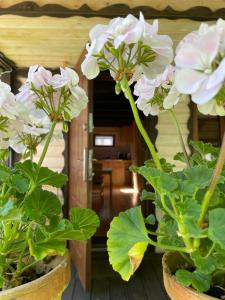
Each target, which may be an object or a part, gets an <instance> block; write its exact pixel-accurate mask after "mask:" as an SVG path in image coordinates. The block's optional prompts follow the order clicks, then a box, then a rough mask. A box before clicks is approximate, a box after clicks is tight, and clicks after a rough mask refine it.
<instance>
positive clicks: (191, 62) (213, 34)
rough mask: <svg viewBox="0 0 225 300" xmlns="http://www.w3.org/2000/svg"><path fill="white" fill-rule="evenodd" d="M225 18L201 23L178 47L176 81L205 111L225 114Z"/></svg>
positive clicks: (179, 87) (184, 92)
mask: <svg viewBox="0 0 225 300" xmlns="http://www.w3.org/2000/svg"><path fill="white" fill-rule="evenodd" d="M224 56H225V21H224V20H222V19H219V20H218V21H217V23H216V24H215V25H210V26H209V25H207V24H201V26H200V27H199V29H198V30H197V31H193V32H191V33H189V34H188V35H187V36H185V37H184V39H183V40H182V41H181V42H180V44H179V45H178V47H177V49H176V56H175V64H176V67H177V71H176V76H175V84H176V87H177V89H178V90H179V91H180V92H181V93H183V94H190V95H191V98H192V100H193V102H195V103H197V104H198V109H199V110H200V112H202V113H204V114H211V115H220V116H223V115H225V108H224V104H225V85H224V83H225V57H224Z"/></svg>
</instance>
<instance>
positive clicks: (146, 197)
mask: <svg viewBox="0 0 225 300" xmlns="http://www.w3.org/2000/svg"><path fill="white" fill-rule="evenodd" d="M140 200H141V201H144V200H156V195H155V193H152V192H148V191H146V190H143V191H142V192H141V197H140Z"/></svg>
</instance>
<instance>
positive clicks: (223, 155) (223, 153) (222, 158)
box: [198, 132, 225, 225]
mask: <svg viewBox="0 0 225 300" xmlns="http://www.w3.org/2000/svg"><path fill="white" fill-rule="evenodd" d="M224 162H225V132H224V135H223V142H222V146H221V149H220V154H219V158H218V160H217V163H216V166H215V169H214V172H213V175H212V178H211V182H210V185H209V188H208V190H207V192H206V194H205V197H204V198H203V201H202V208H201V214H200V216H199V219H198V224H199V225H201V224H202V222H203V221H204V218H205V215H206V213H207V211H208V207H209V202H210V200H211V197H212V195H213V192H214V190H215V188H216V185H217V182H218V179H219V176H220V174H221V172H222V170H223V166H224Z"/></svg>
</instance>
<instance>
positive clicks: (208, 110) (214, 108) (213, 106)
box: [198, 99, 225, 117]
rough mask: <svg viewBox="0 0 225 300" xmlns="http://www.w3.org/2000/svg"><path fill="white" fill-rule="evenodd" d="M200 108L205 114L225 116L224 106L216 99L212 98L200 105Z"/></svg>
mask: <svg viewBox="0 0 225 300" xmlns="http://www.w3.org/2000/svg"><path fill="white" fill-rule="evenodd" d="M198 110H199V111H200V113H202V114H203V115H212V116H221V117H222V116H225V108H224V106H221V105H218V104H217V102H216V101H215V99H212V100H210V101H209V102H207V103H205V104H202V105H198Z"/></svg>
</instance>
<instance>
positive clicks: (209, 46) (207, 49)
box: [199, 30, 220, 64]
mask: <svg viewBox="0 0 225 300" xmlns="http://www.w3.org/2000/svg"><path fill="white" fill-rule="evenodd" d="M219 44H220V36H219V35H218V34H217V32H216V31H215V30H213V31H209V32H207V33H206V34H205V35H203V36H200V38H199V48H200V49H201V52H202V53H204V54H206V55H207V59H208V60H209V63H210V64H211V63H212V61H213V60H214V58H215V57H216V55H217V53H218V50H219Z"/></svg>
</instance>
